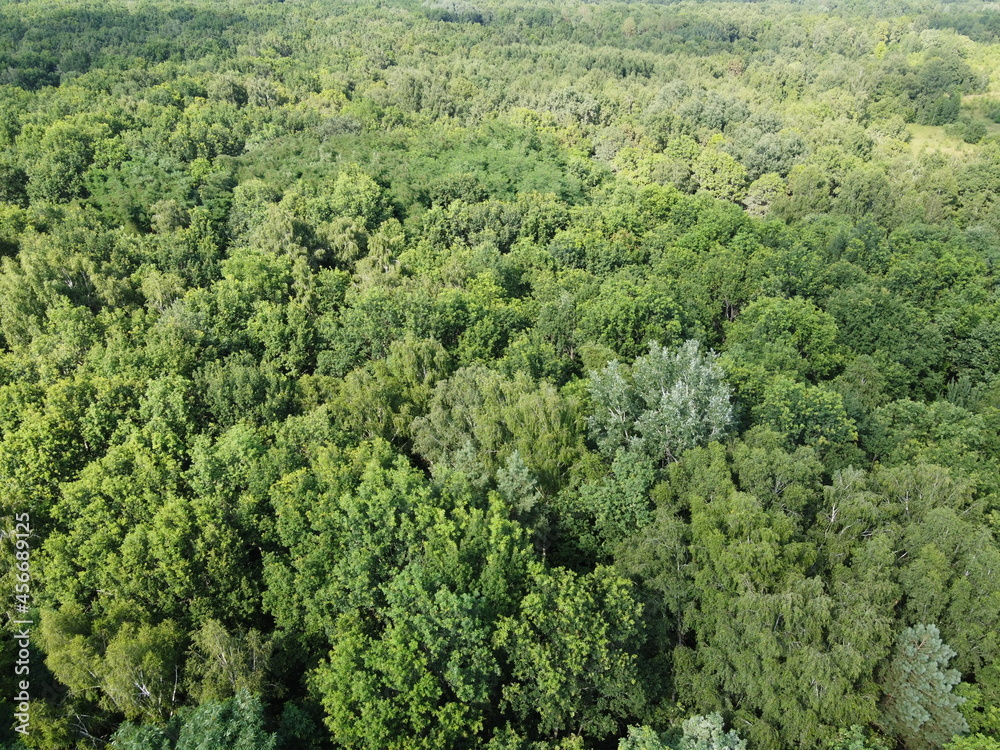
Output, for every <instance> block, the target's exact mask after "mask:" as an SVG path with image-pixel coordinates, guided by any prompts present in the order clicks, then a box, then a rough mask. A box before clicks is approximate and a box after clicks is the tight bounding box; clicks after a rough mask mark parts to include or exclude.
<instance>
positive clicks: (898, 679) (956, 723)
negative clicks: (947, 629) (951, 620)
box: [880, 625, 969, 748]
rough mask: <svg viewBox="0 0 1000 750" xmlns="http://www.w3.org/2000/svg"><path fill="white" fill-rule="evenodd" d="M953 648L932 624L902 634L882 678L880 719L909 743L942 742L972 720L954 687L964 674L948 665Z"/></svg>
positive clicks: (912, 745)
mask: <svg viewBox="0 0 1000 750" xmlns="http://www.w3.org/2000/svg"><path fill="white" fill-rule="evenodd" d="M954 656H955V652H954V651H953V650H952V649H951V648H950V647H949V646H948V645H947V644H946V643H944V641H942V640H941V636H940V633H939V631H938V629H937V627H936V626H934V625H915V626H913V627H911V628H907V629H906V630H904V631H903V632H902V633H900V635H899V638H898V640H897V643H896V648H895V650H894V651H893V655H892V660H891V661H890V663H889V668H888V670H887V671H886V674H885V677H884V679H883V687H884V689H885V693H886V695H885V699H884V700H883V702H882V718H881V720H880V724H881V725H882V727H883V728H884V730H885V731H886V733H888V734H890V735H894V736H897V737H899V739H900V740H901V741H902V742H903V743H905V745H906V747H907V748H934V747H940V746H941V745H943V744H944V743H945V742H947V741H948V740H949V739H951V738H952V737H953V736H954V735H956V734H962V733H963V732H966V731H968V729H969V725H968V724H967V723H966V721H965V718H964V717H963V716H962V714H961V713H959V711H958V706H959V705H961V703H962V700H963V699H962V698H961V697H960V696H958V695H956V694H955V693H954V692H953V688H954V687H955V685H957V684H958V683H959V680H960V679H961V675H959V673H958V671H957V670H954V669H948V668H947V666H948V662H949V661H950V660H951V659H952V657H954Z"/></svg>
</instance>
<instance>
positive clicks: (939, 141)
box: [907, 125, 975, 156]
mask: <svg viewBox="0 0 1000 750" xmlns="http://www.w3.org/2000/svg"><path fill="white" fill-rule="evenodd" d="M907 128H908V129H909V131H910V150H911V151H912V152H913V153H914V154H921V153H923V152H925V151H940V152H941V153H943V154H950V155H958V156H960V155H964V154H967V153H969V152H971V151H972V150H974V148H975V147H974V146H972V145H971V144H969V143H966V142H965V141H963V140H962V139H961V138H958V137H955V136H950V135H948V134H947V133H945V132H944V127H943V126H940V125H908V126H907Z"/></svg>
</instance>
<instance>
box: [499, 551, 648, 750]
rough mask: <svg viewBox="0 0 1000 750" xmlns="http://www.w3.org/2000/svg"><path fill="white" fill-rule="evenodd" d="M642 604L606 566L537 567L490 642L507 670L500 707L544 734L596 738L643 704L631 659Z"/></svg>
mask: <svg viewBox="0 0 1000 750" xmlns="http://www.w3.org/2000/svg"><path fill="white" fill-rule="evenodd" d="M641 611H642V607H641V605H640V604H639V603H638V602H636V601H635V600H634V599H633V597H632V595H631V585H630V584H629V583H628V582H627V581H625V580H623V579H621V578H619V577H618V576H617V575H615V574H614V572H613V571H612V570H611V569H609V568H597V569H596V570H595V571H594V572H593V573H590V574H587V575H586V576H577V575H575V574H574V573H572V572H570V571H567V570H563V569H554V570H546V569H544V568H543V567H542V566H541V565H538V564H535V565H533V566H532V568H531V578H530V582H529V590H528V593H527V594H526V595H525V597H524V598H523V599H522V600H521V603H520V610H519V612H518V613H517V615H516V616H508V617H505V618H503V619H502V620H501V621H500V622H499V623H498V626H497V632H496V636H495V642H496V644H497V646H498V647H499V648H501V649H502V650H503V651H504V652H505V654H506V657H507V659H508V660H509V662H510V664H511V677H512V680H511V682H510V683H508V684H507V685H506V686H505V687H504V689H503V699H504V702H505V704H507V705H508V706H510V708H511V709H512V710H513V711H514V713H515V714H516V715H517V716H518V717H519V718H520V720H521V721H522V722H524V723H525V725H526V726H528V727H535V728H536V729H535V731H537V732H538V733H539V734H540V735H542V736H550V737H558V736H560V735H566V734H578V735H581V736H584V737H593V738H595V739H602V738H604V737H607V736H608V735H609V734H611V733H612V732H613V731H614V730H615V729H616V727H617V721H618V719H621V718H624V717H625V716H629V715H634V713H635V712H636V711H637V710H638V709H639V708H640V707H641V705H642V703H643V699H644V696H643V689H642V687H641V685H640V684H639V683H638V681H637V679H636V678H637V672H636V654H635V649H636V647H637V645H638V638H639V634H640V631H641V627H642V626H641V621H640V614H641Z"/></svg>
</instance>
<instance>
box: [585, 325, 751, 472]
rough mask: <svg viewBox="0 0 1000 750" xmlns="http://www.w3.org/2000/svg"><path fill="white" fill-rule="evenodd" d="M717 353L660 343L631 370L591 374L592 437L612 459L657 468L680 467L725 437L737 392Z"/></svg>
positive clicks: (614, 366)
mask: <svg viewBox="0 0 1000 750" xmlns="http://www.w3.org/2000/svg"><path fill="white" fill-rule="evenodd" d="M716 358H717V357H716V355H715V353H714V352H711V351H709V352H707V353H703V352H702V351H701V347H700V345H699V343H698V342H697V341H686V342H684V344H683V345H682V346H681V347H680V348H678V349H676V350H670V349H666V348H664V347H662V346H660V345H659V344H657V343H655V342H651V343H650V345H649V354H646V355H644V356H642V357H638V358H637V359H636V360H635V362H633V363H632V366H631V367H629V366H628V365H622V364H620V363H619V362H617V361H612V362H610V363H608V364H607V365H606V366H605V367H604V369H602V370H600V371H599V372H598V371H595V372H591V374H590V395H591V398H592V399H593V403H594V413H593V414H592V415H591V416H590V418H589V420H588V426H589V428H590V435H591V437H592V438H593V439H594V440H595V441H596V443H597V447H598V449H599V450H600V451H601V452H602V453H604V454H605V455H607V456H608V457H609V458H611V457H614V455H615V454H616V453H617V452H618V451H619V450H620V449H624V450H627V451H634V452H638V453H640V454H642V455H644V456H646V457H648V458H650V459H652V460H653V461H655V462H658V463H663V462H671V461H676V460H677V458H678V457H679V456H680V454H681V453H682V452H684V451H685V450H687V449H689V448H694V447H695V446H698V445H704V444H705V443H707V442H709V441H711V440H716V439H719V438H721V437H723V436H724V435H725V434H726V431H727V429H728V428H729V426H730V424H731V423H732V420H733V408H732V403H731V397H732V389H731V388H730V387H729V384H728V383H727V382H726V380H725V376H724V373H723V372H722V368H720V367H719V366H718V364H716Z"/></svg>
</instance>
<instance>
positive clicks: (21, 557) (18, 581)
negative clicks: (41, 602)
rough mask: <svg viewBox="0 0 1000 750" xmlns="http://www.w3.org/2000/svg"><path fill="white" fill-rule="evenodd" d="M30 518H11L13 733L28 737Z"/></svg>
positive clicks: (22, 516)
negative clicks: (12, 525)
mask: <svg viewBox="0 0 1000 750" xmlns="http://www.w3.org/2000/svg"><path fill="white" fill-rule="evenodd" d="M30 536H31V516H30V515H29V514H28V513H18V514H17V515H16V516H14V533H13V540H14V576H13V577H14V611H15V612H16V613H17V616H18V619H16V620H13V621H12V622H11V624H12V625H13V629H14V643H15V644H16V656H15V659H14V721H15V722H16V723H15V724H14V731H16V732H19V733H20V734H24V735H27V734H29V733H30V727H31V626H32V625H33V624H34V622H33V621H32V620H29V619H27V618H26V615H27V614H28V610H29V608H30V606H31V546H30V543H29V541H28V539H29V537H30Z"/></svg>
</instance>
